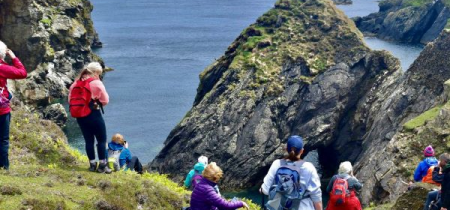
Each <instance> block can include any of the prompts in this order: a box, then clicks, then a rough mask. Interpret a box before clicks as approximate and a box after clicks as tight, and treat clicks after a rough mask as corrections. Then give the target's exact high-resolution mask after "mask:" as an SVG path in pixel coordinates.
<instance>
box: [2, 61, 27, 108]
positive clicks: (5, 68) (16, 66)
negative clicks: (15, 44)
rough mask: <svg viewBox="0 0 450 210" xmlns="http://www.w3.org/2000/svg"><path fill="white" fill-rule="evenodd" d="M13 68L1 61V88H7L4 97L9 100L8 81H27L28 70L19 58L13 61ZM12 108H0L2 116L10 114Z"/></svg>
mask: <svg viewBox="0 0 450 210" xmlns="http://www.w3.org/2000/svg"><path fill="white" fill-rule="evenodd" d="M12 64H13V65H12V66H11V65H9V64H8V63H6V62H5V61H3V60H0V88H2V87H3V88H5V89H4V90H3V95H4V96H5V97H6V98H8V97H9V92H8V87H7V86H6V84H7V79H25V78H26V77H27V70H25V67H24V66H23V64H22V62H20V60H19V58H14V59H12ZM10 111H11V108H10V107H8V108H0V115H4V114H8V113H9V112H10Z"/></svg>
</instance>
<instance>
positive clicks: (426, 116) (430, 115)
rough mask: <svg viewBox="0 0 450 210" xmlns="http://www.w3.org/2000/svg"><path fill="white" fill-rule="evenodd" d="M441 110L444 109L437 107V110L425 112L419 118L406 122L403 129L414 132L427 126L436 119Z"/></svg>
mask: <svg viewBox="0 0 450 210" xmlns="http://www.w3.org/2000/svg"><path fill="white" fill-rule="evenodd" d="M441 108H442V106H437V107H435V108H432V109H430V110H428V111H426V112H424V113H423V114H421V115H419V116H418V117H416V118H414V119H411V120H410V121H408V122H406V123H405V124H404V125H403V128H404V129H405V130H407V131H412V130H414V129H415V128H417V127H420V126H423V125H425V123H426V122H428V121H430V120H433V119H434V118H436V116H437V115H438V114H439V111H440V110H441Z"/></svg>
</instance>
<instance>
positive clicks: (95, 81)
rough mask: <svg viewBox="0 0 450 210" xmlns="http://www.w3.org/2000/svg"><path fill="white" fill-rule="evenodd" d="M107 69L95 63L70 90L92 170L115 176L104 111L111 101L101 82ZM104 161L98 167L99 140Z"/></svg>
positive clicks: (71, 103) (73, 113) (74, 114)
mask: <svg viewBox="0 0 450 210" xmlns="http://www.w3.org/2000/svg"><path fill="white" fill-rule="evenodd" d="M102 72H103V69H102V66H101V65H100V63H98V62H92V63H90V64H88V65H87V67H86V68H85V69H84V70H83V71H81V73H80V75H79V76H78V77H77V78H76V80H75V82H74V83H73V84H72V86H71V87H70V92H69V106H70V114H71V115H72V117H75V118H77V122H78V125H79V126H80V129H81V132H82V133H83V137H84V141H85V142H86V153H87V156H88V158H89V171H93V172H94V171H97V172H99V173H111V172H112V171H111V169H109V168H108V167H107V161H106V141H107V140H106V126H105V121H104V120H103V117H102V113H101V112H100V109H102V110H103V106H105V105H107V104H108V102H109V96H108V93H107V92H106V89H105V86H104V85H103V83H102V81H100V75H101V74H102ZM96 139H97V153H98V159H99V161H100V163H99V165H98V168H97V162H96V161H95V148H94V146H95V140H96Z"/></svg>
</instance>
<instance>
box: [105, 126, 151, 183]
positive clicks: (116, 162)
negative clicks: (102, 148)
mask: <svg viewBox="0 0 450 210" xmlns="http://www.w3.org/2000/svg"><path fill="white" fill-rule="evenodd" d="M108 157H109V158H108V163H109V165H110V166H109V167H111V168H112V169H114V170H115V171H119V170H120V169H124V170H128V169H131V171H136V172H137V173H139V174H142V172H143V169H142V164H141V162H140V161H139V158H137V157H136V156H132V155H131V152H130V150H129V149H128V142H127V141H125V140H124V138H123V135H122V134H119V133H117V134H115V135H114V136H113V137H112V141H111V142H110V143H109V144H108Z"/></svg>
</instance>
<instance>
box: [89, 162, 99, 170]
mask: <svg viewBox="0 0 450 210" xmlns="http://www.w3.org/2000/svg"><path fill="white" fill-rule="evenodd" d="M96 170H97V162H94V163H89V171H92V172H95V171H96Z"/></svg>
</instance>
